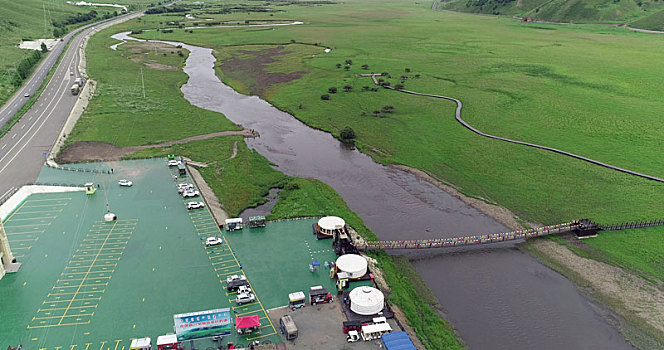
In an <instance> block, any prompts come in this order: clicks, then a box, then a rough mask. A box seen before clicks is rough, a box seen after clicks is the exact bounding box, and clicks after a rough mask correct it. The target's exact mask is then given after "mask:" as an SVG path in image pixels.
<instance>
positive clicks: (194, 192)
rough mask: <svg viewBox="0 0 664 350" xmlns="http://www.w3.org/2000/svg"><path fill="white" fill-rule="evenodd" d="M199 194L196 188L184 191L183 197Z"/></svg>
mask: <svg viewBox="0 0 664 350" xmlns="http://www.w3.org/2000/svg"><path fill="white" fill-rule="evenodd" d="M198 195H200V193H198V191H196V190H186V191H184V192H183V193H182V197H185V198H187V197H197V196H198Z"/></svg>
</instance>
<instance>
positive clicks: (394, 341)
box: [380, 331, 417, 350]
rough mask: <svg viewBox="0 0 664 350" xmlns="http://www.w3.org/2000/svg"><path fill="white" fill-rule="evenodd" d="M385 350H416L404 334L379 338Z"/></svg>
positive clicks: (397, 333)
mask: <svg viewBox="0 0 664 350" xmlns="http://www.w3.org/2000/svg"><path fill="white" fill-rule="evenodd" d="M380 338H381V339H382V340H383V344H385V349H386V350H417V349H416V348H415V345H413V342H412V341H411V340H410V337H409V336H408V333H406V332H403V331H401V332H394V333H388V334H383V335H382V336H381V337H380Z"/></svg>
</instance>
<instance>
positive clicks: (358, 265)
mask: <svg viewBox="0 0 664 350" xmlns="http://www.w3.org/2000/svg"><path fill="white" fill-rule="evenodd" d="M336 266H337V269H338V270H339V272H346V273H347V275H348V278H353V279H355V278H361V277H362V276H364V275H366V274H367V259H365V258H364V257H362V256H360V255H357V254H345V255H342V256H340V257H339V258H338V259H337V262H336Z"/></svg>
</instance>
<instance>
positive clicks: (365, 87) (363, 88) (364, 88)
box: [362, 85, 370, 91]
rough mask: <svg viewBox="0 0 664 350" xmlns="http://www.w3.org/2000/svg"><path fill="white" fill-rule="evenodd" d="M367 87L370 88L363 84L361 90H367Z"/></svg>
mask: <svg viewBox="0 0 664 350" xmlns="http://www.w3.org/2000/svg"><path fill="white" fill-rule="evenodd" d="M369 89H370V88H369V87H368V86H366V85H364V86H363V87H362V91H369Z"/></svg>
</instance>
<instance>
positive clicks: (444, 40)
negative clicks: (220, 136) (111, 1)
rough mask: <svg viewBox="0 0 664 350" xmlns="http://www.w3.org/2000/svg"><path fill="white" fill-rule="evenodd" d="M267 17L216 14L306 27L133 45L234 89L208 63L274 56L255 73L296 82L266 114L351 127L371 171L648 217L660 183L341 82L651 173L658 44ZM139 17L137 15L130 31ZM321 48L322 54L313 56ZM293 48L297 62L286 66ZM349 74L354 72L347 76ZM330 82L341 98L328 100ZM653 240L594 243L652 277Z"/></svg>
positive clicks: (570, 34) (402, 7) (413, 11)
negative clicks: (393, 169)
mask: <svg viewBox="0 0 664 350" xmlns="http://www.w3.org/2000/svg"><path fill="white" fill-rule="evenodd" d="M278 9H280V10H284V12H279V13H274V14H273V15H270V14H267V13H265V14H258V13H251V14H248V15H243V16H240V15H238V14H229V15H227V16H226V19H227V20H238V19H244V18H246V19H252V20H258V19H273V20H278V19H284V20H285V19H291V20H302V21H304V22H306V24H305V25H302V26H291V27H280V28H269V29H268V28H251V29H204V30H194V31H193V32H185V31H183V30H176V31H175V32H174V33H156V32H146V33H144V34H143V36H142V37H144V38H150V37H153V38H156V37H158V38H161V39H163V40H180V41H185V42H188V43H192V44H195V45H203V46H208V47H213V48H214V49H215V54H216V55H217V57H218V58H219V62H218V63H217V64H218V67H220V69H218V72H219V73H220V75H223V77H224V80H225V81H226V82H227V83H230V84H231V85H233V86H234V87H236V88H238V89H239V90H241V91H245V92H247V91H251V87H252V85H255V84H260V83H261V82H257V81H256V79H255V78H253V77H252V76H251V75H250V74H248V73H247V74H246V75H245V76H244V77H243V76H241V75H239V74H238V72H237V71H227V73H225V72H224V65H225V64H226V63H225V62H224V59H232V58H233V57H234V56H235V58H234V59H235V60H237V59H250V60H251V59H255V57H257V56H260V55H261V53H260V52H258V51H259V50H265V49H274V48H277V47H278V46H279V45H282V46H284V49H282V50H281V51H280V52H279V53H280V55H278V56H273V58H274V59H275V60H276V61H277V62H273V63H268V64H267V65H263V63H261V62H259V63H257V65H256V67H257V68H259V67H260V69H262V70H263V71H266V72H273V73H292V72H306V74H304V75H302V77H300V78H299V79H297V80H294V81H291V82H288V83H282V84H276V85H271V86H268V87H267V89H265V87H261V89H263V90H264V92H263V96H264V97H265V98H267V99H268V100H269V101H270V102H271V103H273V104H274V105H276V106H278V107H279V108H281V109H284V110H287V111H289V112H290V113H292V114H293V115H295V116H296V117H298V118H299V119H301V120H303V121H304V122H306V123H307V124H309V125H311V126H314V127H317V128H321V129H324V130H328V131H330V132H332V133H333V134H336V135H338V133H339V131H340V130H341V129H342V128H344V127H345V126H352V128H353V129H354V130H355V132H356V134H357V135H358V139H357V145H358V147H360V149H362V150H363V151H364V152H367V153H369V154H371V155H372V156H373V157H374V158H375V159H377V160H378V161H381V162H385V163H397V164H404V165H407V166H411V167H415V168H419V169H422V170H425V171H426V172H428V173H430V174H432V175H433V176H434V177H436V178H438V179H441V180H443V181H444V182H448V183H452V184H454V185H455V186H457V187H458V188H459V189H460V190H461V191H462V192H464V193H466V194H469V195H472V196H477V197H481V198H484V199H485V200H487V201H489V202H497V203H500V204H502V205H504V206H506V207H507V208H509V209H511V210H513V211H514V212H515V213H516V214H518V215H519V216H521V217H522V218H523V219H526V220H531V221H536V222H542V223H552V222H559V221H561V220H569V219H574V218H580V217H590V218H592V219H594V220H597V221H600V222H614V221H623V220H638V219H647V218H656V217H661V216H662V210H661V208H662V206H661V203H662V200H663V199H664V192H663V191H662V189H664V185H662V184H659V183H654V182H652V181H647V180H643V179H640V178H635V177H633V176H628V175H624V174H621V173H616V172H614V171H610V170H607V169H603V168H599V167H597V166H594V165H590V164H587V163H583V162H580V161H577V160H573V159H569V158H566V157H564V156H560V155H555V154H550V153H547V152H543V151H537V150H534V149H528V148H524V147H522V146H518V145H512V144H506V143H502V142H500V141H493V140H488V139H484V138H481V137H479V136H477V135H475V134H473V133H471V132H470V131H468V130H466V129H464V128H463V127H462V126H461V125H460V124H458V123H457V122H456V121H455V120H454V107H455V106H454V104H453V103H452V102H444V101H440V100H432V99H428V98H424V97H415V96H409V95H405V94H400V93H397V92H393V91H387V90H381V91H378V92H371V91H362V90H363V86H371V85H372V84H371V81H370V80H369V79H368V78H361V77H357V76H356V74H359V73H368V72H371V71H374V72H388V73H390V74H391V75H392V77H393V78H392V79H387V80H388V81H390V82H391V83H392V85H395V84H397V83H401V79H400V78H399V77H400V76H401V75H407V77H406V78H405V79H404V82H403V84H404V85H405V88H406V89H409V90H414V91H419V92H426V93H434V94H444V95H449V96H454V97H456V98H459V99H461V100H462V101H463V103H464V110H463V117H464V119H466V120H467V121H468V122H469V123H470V124H472V125H474V126H476V127H477V128H478V129H480V130H482V131H485V132H488V133H492V134H495V135H499V136H505V137H509V138H513V139H518V140H523V141H528V142H534V143H539V144H543V145H546V146H552V147H556V148H560V149H564V150H567V151H571V152H574V153H577V154H580V155H583V156H587V157H591V158H594V159H597V160H600V161H603V162H607V163H610V164H613V165H616V166H620V167H625V168H629V169H632V170H636V171H640V172H644V173H647V174H651V175H654V176H660V177H662V176H664V166H662V164H664V162H662V160H663V159H662V158H663V156H662V154H661V152H660V151H659V150H660V149H661V142H660V140H659V139H660V135H661V134H662V131H663V130H664V122H663V121H662V119H661V118H660V115H661V114H662V112H664V104H663V103H662V102H661V99H660V98H659V95H660V92H661V91H662V90H664V84H663V83H662V81H661V79H659V76H660V75H661V73H662V72H660V70H661V69H660V68H659V67H658V66H657V65H656V64H655V62H657V58H658V57H660V56H661V54H662V50H663V49H662V47H661V45H660V44H661V42H662V38H661V37H659V36H653V35H647V34H641V33H633V32H630V31H627V30H624V29H620V28H614V27H610V26H599V25H597V26H576V25H560V26H556V25H544V24H527V23H525V24H522V23H519V22H516V21H513V20H511V19H505V18H494V17H485V16H472V15H465V14H458V13H452V12H440V11H438V12H434V11H431V10H430V4H428V3H421V4H415V3H410V2H400V1H387V2H385V1H381V2H366V1H364V2H353V1H351V2H344V3H343V4H330V5H323V6H280V7H278ZM146 22H149V18H146V19H144V20H143V24H142V25H145V24H146ZM292 42H296V43H297V45H291V43H292ZM255 44H261V45H260V46H254V45H255ZM301 44H307V45H301ZM311 44H318V47H316V46H315V45H311ZM324 47H330V48H332V49H333V50H332V52H331V53H327V54H326V53H324V52H323V50H322V49H323V48H324ZM316 50H317V51H316ZM250 51H256V53H253V54H250V53H248V52H250ZM312 51H315V52H312ZM284 52H286V54H283V53H284ZM293 52H295V53H297V52H300V53H301V54H300V56H299V57H296V58H294V57H293ZM281 58H288V59H287V60H286V59H284V60H282V59H281ZM346 60H352V65H351V66H350V68H349V70H345V69H344V68H336V64H337V63H340V64H341V65H342V67H343V66H345V65H346V64H345V61H346ZM364 64H367V65H368V69H363V68H362V65H364ZM236 66H237V65H236ZM406 69H408V70H409V71H407V70H406ZM247 72H249V70H247ZM345 85H350V86H351V87H352V92H343V87H344V86H345ZM329 87H337V88H338V90H339V92H337V93H336V94H330V95H331V99H330V100H329V101H323V100H321V98H320V97H321V95H323V94H328V88H329ZM259 90H260V89H259ZM385 105H392V106H394V107H395V108H394V113H384V116H386V117H385V118H376V117H374V116H373V111H374V110H376V109H380V108H381V107H382V106H385ZM663 232H664V231H663V230H661V229H655V230H652V234H651V235H648V236H645V237H641V241H640V242H642V244H641V243H640V244H639V246H642V247H643V250H640V253H638V254H635V255H631V254H624V253H623V250H624V245H623V244H622V243H618V242H617V241H616V243H615V244H610V243H606V242H605V241H603V242H602V244H601V247H602V249H603V250H604V251H605V252H606V253H607V254H609V255H610V256H612V257H613V258H615V259H617V261H619V262H620V263H621V264H624V265H627V266H629V267H633V268H638V267H639V266H645V265H648V266H651V267H654V266H656V265H657V264H661V261H662V260H661V258H660V259H651V257H652V256H659V255H658V254H657V252H656V248H655V247H656V245H655V244H651V243H648V242H656V241H657V240H658V238H659V237H661V236H662V233H663ZM620 235H622V234H620V233H619V234H613V235H612V237H619V236H620ZM604 239H605V240H611V238H604ZM588 242H589V244H591V245H594V242H593V241H592V240H591V241H588ZM598 246H599V245H598ZM638 269H639V270H641V271H643V270H644V269H642V268H638ZM645 270H648V274H650V273H652V271H656V269H645ZM656 275H657V277H659V278H664V276H662V275H661V273H657V274H656Z"/></svg>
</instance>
